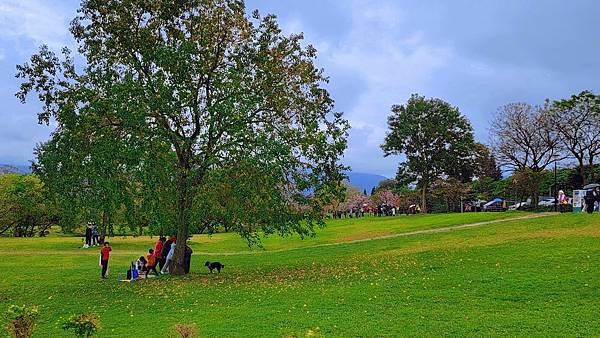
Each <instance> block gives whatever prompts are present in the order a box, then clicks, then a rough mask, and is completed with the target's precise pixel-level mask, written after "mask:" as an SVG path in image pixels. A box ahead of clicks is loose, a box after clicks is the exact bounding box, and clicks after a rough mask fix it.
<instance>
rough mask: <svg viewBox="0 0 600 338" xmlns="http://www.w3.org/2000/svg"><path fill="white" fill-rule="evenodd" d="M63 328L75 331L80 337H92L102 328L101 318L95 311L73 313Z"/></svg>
mask: <svg viewBox="0 0 600 338" xmlns="http://www.w3.org/2000/svg"><path fill="white" fill-rule="evenodd" d="M62 328H63V329H64V330H67V331H68V330H73V331H75V336H77V337H78V338H88V337H92V336H93V335H94V334H95V333H96V332H98V330H100V318H98V315H97V314H95V313H84V314H81V315H73V316H71V317H69V319H67V320H66V321H65V322H64V323H63V326H62Z"/></svg>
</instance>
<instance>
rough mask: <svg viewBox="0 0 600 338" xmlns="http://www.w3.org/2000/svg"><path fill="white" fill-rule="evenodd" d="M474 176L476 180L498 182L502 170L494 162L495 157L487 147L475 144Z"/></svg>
mask: <svg viewBox="0 0 600 338" xmlns="http://www.w3.org/2000/svg"><path fill="white" fill-rule="evenodd" d="M473 163H474V167H473V170H474V172H473V173H474V175H475V177H476V178H477V179H485V178H488V179H491V180H494V181H499V180H501V179H502V170H500V166H499V165H498V162H497V161H496V156H494V154H493V153H492V150H490V148H489V147H488V146H486V145H485V144H482V143H475V158H474V160H473Z"/></svg>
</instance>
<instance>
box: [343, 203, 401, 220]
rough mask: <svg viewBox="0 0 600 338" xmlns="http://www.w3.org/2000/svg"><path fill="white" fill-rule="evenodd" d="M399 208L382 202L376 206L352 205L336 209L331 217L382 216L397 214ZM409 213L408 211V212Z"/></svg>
mask: <svg viewBox="0 0 600 338" xmlns="http://www.w3.org/2000/svg"><path fill="white" fill-rule="evenodd" d="M398 211H399V209H397V208H396V207H395V206H393V205H387V204H380V205H378V206H376V207H372V208H371V207H362V208H354V207H350V208H348V210H346V211H339V210H337V211H334V212H332V213H331V217H332V218H333V219H343V218H364V217H365V214H371V215H373V216H375V217H382V216H396V214H397V212H398ZM407 214H408V213H407Z"/></svg>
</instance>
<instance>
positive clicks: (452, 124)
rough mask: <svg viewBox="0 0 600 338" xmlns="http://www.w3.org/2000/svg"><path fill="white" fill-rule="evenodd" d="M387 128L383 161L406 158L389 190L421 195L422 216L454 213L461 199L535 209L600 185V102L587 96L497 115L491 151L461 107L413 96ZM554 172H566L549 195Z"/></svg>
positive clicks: (512, 107) (514, 106) (515, 106)
mask: <svg viewBox="0 0 600 338" xmlns="http://www.w3.org/2000/svg"><path fill="white" fill-rule="evenodd" d="M388 127H389V131H388V133H387V135H386V138H385V141H384V143H383V145H382V149H383V151H384V153H385V156H390V155H401V156H402V158H403V161H402V162H400V165H399V167H398V172H397V175H396V179H395V180H394V181H392V183H391V184H390V183H389V182H387V183H385V184H387V185H391V186H390V188H391V190H393V191H395V192H396V193H398V194H400V195H404V196H412V199H413V200H414V195H415V194H416V193H419V194H420V203H421V209H422V210H423V211H424V212H427V210H428V209H429V208H430V207H434V208H435V209H436V210H446V211H453V210H455V209H456V207H454V208H452V207H451V205H454V206H456V205H460V204H458V203H457V199H462V198H465V199H471V200H473V199H486V200H489V199H490V198H493V197H504V198H506V199H510V200H513V201H517V202H520V201H522V200H523V199H527V198H528V197H530V198H531V202H532V205H533V206H534V207H535V206H537V205H538V202H539V201H538V199H539V196H540V193H542V192H544V193H546V192H548V193H550V192H552V194H555V193H556V190H557V189H560V188H562V189H564V190H573V189H580V188H581V187H582V186H584V185H585V184H587V183H591V182H596V181H597V180H598V179H599V178H600V175H599V173H598V172H599V169H598V157H599V156H600V96H598V95H595V94H593V93H592V92H589V91H583V92H581V93H579V94H577V95H573V96H572V97H570V98H567V99H562V100H556V101H550V100H546V102H545V103H544V104H543V105H541V106H534V105H531V104H528V103H522V102H519V103H511V104H507V105H505V106H503V107H501V108H499V109H498V111H497V112H496V113H495V114H494V117H493V119H492V122H491V126H490V140H491V142H490V144H489V145H484V144H481V143H477V142H475V141H474V136H473V128H472V127H471V124H470V122H469V121H468V119H467V118H466V117H465V116H464V115H462V114H461V113H460V111H459V109H458V108H457V107H453V106H452V105H451V104H449V103H447V102H445V101H443V100H440V99H437V98H430V99H428V98H425V97H423V96H419V95H416V94H415V95H413V96H412V97H411V98H410V99H409V100H408V102H407V103H406V104H403V105H394V106H392V114H391V115H390V117H389V118H388ZM552 165H559V166H560V167H562V169H561V170H560V180H558V184H557V185H558V187H552V189H547V188H548V182H549V172H548V169H550V168H551V166H552ZM570 168H574V169H573V170H572V169H570ZM501 169H502V170H501ZM503 171H504V172H506V173H507V174H509V176H508V178H506V179H503ZM428 195H431V196H429V197H430V198H429V199H428ZM440 200H442V201H440ZM444 200H445V202H444ZM450 200H453V201H450ZM444 204H445V208H444Z"/></svg>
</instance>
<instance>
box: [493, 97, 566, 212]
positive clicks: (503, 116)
mask: <svg viewBox="0 0 600 338" xmlns="http://www.w3.org/2000/svg"><path fill="white" fill-rule="evenodd" d="M547 111H548V108H547V107H539V106H532V105H530V104H527V103H511V104H507V105H505V106H503V107H501V108H500V109H499V110H498V113H497V115H496V118H495V119H494V120H493V121H492V125H491V138H492V146H493V149H494V152H495V155H496V156H497V157H498V161H499V163H500V165H501V166H503V167H505V168H508V169H510V170H527V172H529V173H530V176H531V177H530V179H531V182H532V184H531V191H530V193H531V199H532V203H533V205H537V203H538V199H539V197H538V196H539V183H540V182H539V181H540V180H541V172H542V171H544V169H546V167H548V166H549V165H550V164H552V163H555V162H558V161H560V160H562V159H563V158H564V156H563V154H562V148H561V145H560V141H559V139H560V138H559V135H558V132H556V130H555V128H553V127H552V123H551V122H552V121H551V119H550V118H549V116H550V115H549V114H548V113H547Z"/></svg>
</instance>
